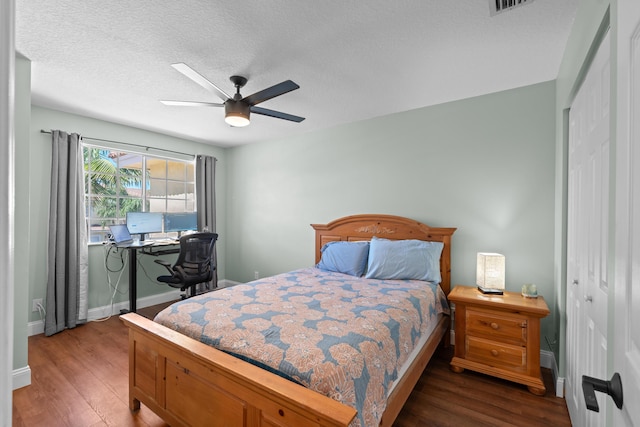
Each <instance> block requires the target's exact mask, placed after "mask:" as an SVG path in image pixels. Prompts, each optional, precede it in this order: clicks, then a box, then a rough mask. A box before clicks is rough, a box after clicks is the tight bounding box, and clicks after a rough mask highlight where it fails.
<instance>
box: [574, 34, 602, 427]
mask: <svg viewBox="0 0 640 427" xmlns="http://www.w3.org/2000/svg"><path fill="white" fill-rule="evenodd" d="M609 43H610V38H609V35H607V36H606V37H605V38H604V40H603V41H602V43H601V45H600V48H599V49H598V52H597V54H596V56H595V58H594V59H593V62H592V64H591V66H590V69H589V71H588V73H587V76H586V77H585V80H584V82H583V84H582V86H581V87H580V90H579V91H578V94H577V95H576V98H575V100H574V102H573V104H572V106H571V110H570V113H569V119H570V125H569V126H570V128H569V167H568V174H569V176H568V179H569V182H568V185H569V188H568V191H569V194H568V218H567V220H568V224H567V227H568V228H567V232H568V235H567V239H568V241H567V280H568V281H569V283H568V284H567V307H566V310H567V353H566V355H567V382H566V400H567V407H568V408H569V414H570V416H571V420H572V422H573V424H574V425H577V426H578V425H579V426H599V425H605V422H606V419H607V417H606V412H607V407H606V405H605V404H604V403H606V401H605V400H604V399H605V397H606V396H605V397H603V396H602V395H599V396H598V397H597V399H598V402H599V403H600V412H593V411H587V409H586V404H585V400H584V397H583V392H582V375H588V376H591V377H596V378H605V377H606V376H607V352H608V341H607V319H608V294H609V283H608V240H609V234H608V233H609V206H610V202H609V160H610V159H609V152H610V144H609V142H610V132H609V127H610V126H609V121H610V118H609V112H610V103H609V100H610V96H609V88H610V67H609V57H610V55H609V52H610V46H609Z"/></svg>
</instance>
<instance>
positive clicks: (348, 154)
mask: <svg viewBox="0 0 640 427" xmlns="http://www.w3.org/2000/svg"><path fill="white" fill-rule="evenodd" d="M554 104H555V83H554V82H547V83H541V84H537V85H533V86H528V87H523V88H519V89H514V90H509V91H505V92H500V93H494V94H490V95H486V96H480V97H476V98H470V99H465V100H462V101H456V102H451V103H447V104H442V105H437V106H433V107H427V108H422V109H417V110H413V111H408V112H405V113H400V114H394V115H390V116H385V117H381V118H377V119H372V120H367V121H362V122H358V123H351V124H348V125H344V126H340V127H336V128H333V129H329V130H324V131H319V132H314V133H310V134H306V135H302V136H299V137H294V138H288V139H284V140H278V141H271V142H263V143H258V144H252V145H247V146H242V147H237V148H233V149H230V150H229V154H228V156H227V162H228V168H227V171H228V180H227V185H228V187H227V233H228V235H229V236H230V237H231V238H230V240H229V241H228V242H227V264H226V267H227V270H226V271H227V275H226V278H227V279H231V280H236V281H240V282H245V281H249V280H252V279H253V277H254V272H255V271H258V272H259V275H260V277H262V276H267V275H272V274H276V273H280V272H284V271H287V270H291V269H295V268H300V267H306V266H310V265H312V264H313V262H314V234H313V230H312V228H311V227H310V226H309V224H311V223H326V222H328V221H330V220H332V219H335V218H338V217H341V216H344V215H352V214H358V213H384V214H395V215H402V216H406V217H410V218H414V219H416V220H419V221H422V222H424V223H426V224H429V225H432V226H436V227H457V228H458V230H457V231H456V233H455V234H454V237H453V244H452V280H453V283H459V284H465V285H471V286H473V285H475V260H476V253H477V252H480V251H492V252H493V251H495V252H500V253H503V254H504V255H505V256H506V260H507V264H506V265H507V267H506V275H507V288H508V289H510V290H513V291H519V290H520V288H521V286H522V285H523V284H524V283H535V284H537V285H538V289H539V290H540V293H541V294H542V295H543V296H544V297H545V299H547V301H548V302H549V305H550V306H553V305H554V299H555V283H554V258H553V256H554V253H553V249H554V246H553V244H554V183H555V180H554V179H555V170H554V168H555V128H556V120H555V117H554ZM557 325H558V320H557V316H555V315H552V316H549V317H547V318H546V319H544V320H543V324H542V327H543V337H545V336H546V337H548V338H549V340H550V341H555V339H556V336H557V331H558V327H557ZM543 348H544V349H549V348H548V346H547V345H546V344H544V341H543Z"/></svg>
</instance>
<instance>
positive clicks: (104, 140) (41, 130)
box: [40, 129, 218, 161]
mask: <svg viewBox="0 0 640 427" xmlns="http://www.w3.org/2000/svg"><path fill="white" fill-rule="evenodd" d="M40 133H48V134H51V131H50V130H44V129H40ZM82 139H90V140H92V141H102V142H113V143H115V144H122V145H129V146H132V147H139V148H144V149H145V151H149V150H158V151H164V152H166V153H174V154H182V155H183V156H193V157H196V155H194V154H191V153H183V152H181V151H173V150H165V149H164V148H154V147H148V146H146V145H140V144H131V143H128V142H122V141H114V140H112V139H102V138H92V137H90V136H82ZM214 159H215V160H216V161H218V159H216V158H215V157H214Z"/></svg>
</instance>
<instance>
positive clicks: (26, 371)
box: [12, 365, 31, 390]
mask: <svg viewBox="0 0 640 427" xmlns="http://www.w3.org/2000/svg"><path fill="white" fill-rule="evenodd" d="M12 382H13V389H14V390H17V389H19V388H22V387H26V386H28V385H31V368H30V367H29V365H27V366H25V367H24V368H18V369H14V370H13V375H12Z"/></svg>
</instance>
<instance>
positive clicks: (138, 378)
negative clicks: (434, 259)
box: [121, 215, 456, 427]
mask: <svg viewBox="0 0 640 427" xmlns="http://www.w3.org/2000/svg"><path fill="white" fill-rule="evenodd" d="M312 227H313V228H314V229H315V231H316V262H318V261H319V260H320V248H321V247H322V245H324V244H325V243H327V242H330V241H336V240H347V241H357V240H370V239H371V237H372V236H378V237H383V238H387V239H393V240H401V239H418V240H429V241H440V242H443V243H444V249H443V251H442V256H441V259H440V269H441V274H442V283H441V287H442V289H443V290H444V292H445V293H446V294H447V295H448V294H449V290H450V286H451V236H452V235H453V233H454V231H455V230H456V229H455V228H431V227H429V226H427V225H425V224H422V223H420V222H417V221H414V220H410V219H407V218H403V217H398V216H392V215H353V216H348V217H344V218H340V219H337V220H335V221H332V222H330V223H329V224H326V225H319V224H312ZM121 319H122V321H123V322H124V323H125V324H126V325H127V326H128V327H129V407H130V409H131V410H132V411H135V410H138V409H139V408H140V403H144V404H145V405H146V406H147V407H149V408H150V409H151V410H152V411H153V412H155V413H156V414H157V415H158V416H160V417H161V418H162V419H164V420H165V421H166V422H167V423H169V424H171V425H172V426H174V427H175V426H205V425H206V426H212V425H225V426H227V425H228V426H292V427H293V426H295V427H305V426H348V425H349V423H350V422H351V421H352V420H353V418H354V417H355V415H356V410H355V409H354V408H352V407H350V406H347V405H344V404H342V403H340V402H337V401H335V400H333V399H330V398H329V397H326V396H323V395H321V394H319V393H317V392H315V391H313V390H310V389H307V388H305V387H303V386H301V385H298V384H296V383H294V382H291V381H288V380H286V379H284V378H281V377H279V376H277V375H275V374H272V373H270V372H267V371H266V370H263V369H261V368H258V367H256V366H254V365H252V364H250V363H248V362H244V361H242V360H240V359H237V358H235V357H233V356H230V355H228V354H226V353H224V352H222V351H219V350H216V349H215V348H213V347H210V346H207V345H205V344H203V343H201V342H199V341H196V340H194V339H192V338H189V337H187V336H185V335H182V334H180V333H178V332H175V331H173V330H171V329H169V328H166V327H164V326H162V325H160V324H157V323H155V322H153V321H151V320H149V319H146V318H144V317H142V316H139V315H137V314H135V313H128V314H125V315H123V316H121ZM449 323H450V322H449V317H448V316H443V317H442V318H441V320H440V322H439V323H438V325H437V326H436V329H435V330H434V332H433V334H432V335H431V337H430V338H429V339H428V341H427V342H426V344H425V345H424V347H423V348H422V349H421V350H420V352H419V354H418V356H417V357H416V359H415V360H414V361H413V363H412V364H411V366H410V368H409V370H408V371H407V372H406V373H405V375H404V376H403V377H402V378H401V379H400V380H399V381H398V383H397V384H396V386H395V388H394V389H393V392H392V393H391V395H390V396H389V399H388V404H387V408H386V410H385V412H384V414H383V416H382V420H381V422H380V425H381V426H391V425H392V424H393V422H394V420H395V418H396V417H397V415H398V413H399V412H400V410H401V409H402V407H403V405H404V403H405V402H406V400H407V398H408V397H409V394H410V393H411V391H412V390H413V388H414V387H415V384H416V382H417V381H418V378H419V377H420V375H422V371H423V370H424V368H425V367H426V365H427V363H428V362H429V360H430V359H431V356H432V355H433V353H434V352H435V350H436V348H437V347H438V344H439V343H440V342H442V341H444V342H445V344H447V343H448V337H449V334H448V331H449Z"/></svg>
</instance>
